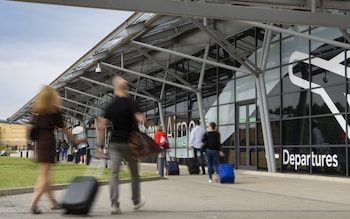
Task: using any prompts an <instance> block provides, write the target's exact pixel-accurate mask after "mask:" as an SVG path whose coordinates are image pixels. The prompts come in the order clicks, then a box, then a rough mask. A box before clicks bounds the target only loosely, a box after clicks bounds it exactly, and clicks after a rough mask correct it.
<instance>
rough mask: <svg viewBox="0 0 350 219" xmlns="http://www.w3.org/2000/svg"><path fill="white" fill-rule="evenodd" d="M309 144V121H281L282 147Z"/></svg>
mask: <svg viewBox="0 0 350 219" xmlns="http://www.w3.org/2000/svg"><path fill="white" fill-rule="evenodd" d="M308 143H309V119H295V120H287V121H282V145H305V144H308Z"/></svg>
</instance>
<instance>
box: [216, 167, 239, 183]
mask: <svg viewBox="0 0 350 219" xmlns="http://www.w3.org/2000/svg"><path fill="white" fill-rule="evenodd" d="M218 172H219V173H218V174H219V180H220V183H234V181H235V173H234V170H233V164H219V165H218Z"/></svg>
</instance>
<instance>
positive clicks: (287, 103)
mask: <svg viewBox="0 0 350 219" xmlns="http://www.w3.org/2000/svg"><path fill="white" fill-rule="evenodd" d="M282 104H283V111H282V117H283V118H288V117H298V116H306V115H308V114H309V106H310V94H309V92H308V91H307V90H303V91H300V92H297V93H291V94H284V95H283V96H282Z"/></svg>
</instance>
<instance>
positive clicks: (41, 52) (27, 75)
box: [0, 0, 132, 119]
mask: <svg viewBox="0 0 350 219" xmlns="http://www.w3.org/2000/svg"><path fill="white" fill-rule="evenodd" d="M131 14H132V12H123V11H116V10H102V9H89V8H78V7H68V6H57V5H45V4H35V3H22V2H11V1H5V0H0V119H6V118H8V117H10V116H12V115H13V114H14V113H16V112H17V111H18V110H19V109H20V108H21V107H22V106H24V105H25V104H26V103H27V102H29V101H30V100H31V99H32V98H33V97H34V96H35V95H36V94H37V93H38V92H39V91H40V89H41V88H42V86H43V85H46V84H50V83H51V82H52V81H54V80H55V79H56V78H57V77H58V76H59V75H61V74H62V73H63V72H64V71H65V70H67V69H68V68H69V67H70V66H71V65H72V64H73V63H74V62H76V61H77V60H78V59H79V58H81V57H82V56H83V55H84V54H85V53H86V52H88V51H89V50H90V49H91V48H92V47H93V46H95V45H96V44H98V43H99V42H100V41H101V40H102V39H103V38H104V37H105V36H107V35H108V34H109V33H110V32H112V31H113V30H114V29H115V28H117V27H118V26H119V25H120V24H121V23H122V22H124V21H125V20H126V19H127V18H128V17H129V16H130V15H131Z"/></svg>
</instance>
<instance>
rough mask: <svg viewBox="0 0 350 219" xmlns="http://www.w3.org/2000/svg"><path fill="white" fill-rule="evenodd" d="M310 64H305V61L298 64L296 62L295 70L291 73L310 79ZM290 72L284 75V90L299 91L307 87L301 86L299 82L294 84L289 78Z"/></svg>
mask: <svg viewBox="0 0 350 219" xmlns="http://www.w3.org/2000/svg"><path fill="white" fill-rule="evenodd" d="M308 66H309V65H308V64H305V63H303V62H299V63H298V64H296V65H295V66H294V67H293V72H290V73H289V74H293V75H294V76H295V77H298V78H301V79H303V81H304V80H306V81H309V78H310V76H309V75H310V74H309V67H308ZM289 74H287V75H286V76H284V77H283V81H282V83H283V84H282V91H283V92H284V93H286V92H294V91H299V90H302V89H305V87H304V88H302V87H300V85H299V84H293V83H292V82H291V80H290V78H289Z"/></svg>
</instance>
